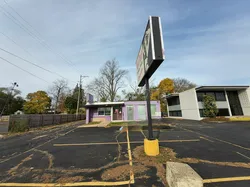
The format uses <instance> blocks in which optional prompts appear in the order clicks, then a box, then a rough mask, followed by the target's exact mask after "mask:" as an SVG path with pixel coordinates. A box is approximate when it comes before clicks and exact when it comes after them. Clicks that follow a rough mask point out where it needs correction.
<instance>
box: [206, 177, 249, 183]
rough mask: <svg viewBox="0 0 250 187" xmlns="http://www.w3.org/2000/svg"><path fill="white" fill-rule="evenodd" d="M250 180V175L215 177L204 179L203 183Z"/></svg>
mask: <svg viewBox="0 0 250 187" xmlns="http://www.w3.org/2000/svg"><path fill="white" fill-rule="evenodd" d="M247 180H250V176H243V177H227V178H215V179H204V180H203V183H216V182H231V181H247Z"/></svg>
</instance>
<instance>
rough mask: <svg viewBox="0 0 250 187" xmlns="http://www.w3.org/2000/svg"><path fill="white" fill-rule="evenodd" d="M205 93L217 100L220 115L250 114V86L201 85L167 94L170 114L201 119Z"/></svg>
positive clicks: (170, 115)
mask: <svg viewBox="0 0 250 187" xmlns="http://www.w3.org/2000/svg"><path fill="white" fill-rule="evenodd" d="M203 95H212V96H214V98H215V100H216V105H217V108H218V111H219V112H218V114H217V115H218V116H248V115H250V87H249V86H200V87H196V88H192V89H189V90H186V91H184V92H181V93H174V94H170V95H167V96H166V100H167V107H168V116H169V117H177V118H184V119H193V120H201V119H203V117H204V114H203Z"/></svg>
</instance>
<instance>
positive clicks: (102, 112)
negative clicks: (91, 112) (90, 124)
mask: <svg viewBox="0 0 250 187" xmlns="http://www.w3.org/2000/svg"><path fill="white" fill-rule="evenodd" d="M110 115H111V108H110V107H106V108H98V116H110Z"/></svg>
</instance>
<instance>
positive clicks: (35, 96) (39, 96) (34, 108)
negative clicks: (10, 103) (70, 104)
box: [23, 91, 51, 114]
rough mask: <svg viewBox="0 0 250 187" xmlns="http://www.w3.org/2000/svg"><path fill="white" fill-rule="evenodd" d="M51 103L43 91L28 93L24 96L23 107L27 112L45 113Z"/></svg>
mask: <svg viewBox="0 0 250 187" xmlns="http://www.w3.org/2000/svg"><path fill="white" fill-rule="evenodd" d="M50 105H51V99H50V97H49V96H48V94H47V93H46V92H45V91H37V92H34V93H29V94H28V95H27V97H26V102H25V103H24V106H23V109H24V111H25V113H27V114H42V113H46V110H47V109H49V107H50Z"/></svg>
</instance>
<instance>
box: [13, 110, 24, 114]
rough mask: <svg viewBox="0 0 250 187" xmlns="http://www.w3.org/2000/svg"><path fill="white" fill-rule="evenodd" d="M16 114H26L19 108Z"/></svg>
mask: <svg viewBox="0 0 250 187" xmlns="http://www.w3.org/2000/svg"><path fill="white" fill-rule="evenodd" d="M14 114H15V115H22V114H24V112H23V111H21V110H18V111H16V112H15V113H14Z"/></svg>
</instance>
